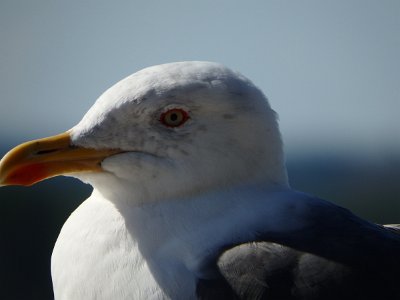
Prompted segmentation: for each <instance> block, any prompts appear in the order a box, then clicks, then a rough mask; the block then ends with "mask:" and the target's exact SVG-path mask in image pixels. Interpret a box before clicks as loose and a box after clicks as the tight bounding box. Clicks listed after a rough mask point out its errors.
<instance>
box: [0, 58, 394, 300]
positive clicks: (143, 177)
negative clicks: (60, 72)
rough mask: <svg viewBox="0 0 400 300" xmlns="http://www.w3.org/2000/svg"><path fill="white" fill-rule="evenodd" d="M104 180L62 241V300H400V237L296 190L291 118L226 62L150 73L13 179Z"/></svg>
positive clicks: (7, 166) (28, 156)
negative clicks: (285, 123)
mask: <svg viewBox="0 0 400 300" xmlns="http://www.w3.org/2000/svg"><path fill="white" fill-rule="evenodd" d="M57 175H67V176H73V177H76V178H79V179H80V180H82V181H83V182H85V183H89V184H90V185H92V186H93V193H92V194H91V196H90V197H89V198H88V199H86V200H85V201H84V202H83V203H82V204H81V205H80V206H79V207H78V208H77V209H76V210H75V211H74V212H73V213H72V214H71V216H70V217H69V218H68V220H67V221H66V223H65V224H64V226H63V228H62V230H61V232H60V235H59V237H58V239H57V242H56V244H55V247H54V250H53V254H52V257H51V273H52V280H53V288H54V295H55V299H57V300H60V299H61V300H65V299H85V300H87V299H269V300H270V299H307V300H310V299H324V300H326V299H400V285H399V283H398V278H399V275H400V235H399V227H398V226H397V225H388V226H382V225H378V224H373V223H371V222H369V221H367V220H363V219H361V218H359V217H357V216H356V215H354V214H353V213H351V212H350V211H349V210H347V209H345V208H342V207H339V206H337V205H335V204H333V203H330V202H328V201H325V200H322V199H319V198H317V197H314V196H311V195H308V194H305V193H301V192H298V191H295V190H292V189H291V188H290V186H289V183H288V176H287V172H286V168H285V159H284V153H283V146H282V139H281V135H280V131H279V127H278V122H277V115H276V113H275V112H274V111H273V110H272V109H271V107H270V105H269V103H268V101H267V98H266V97H265V96H264V94H263V92H262V91H261V90H260V89H258V88H257V87H256V86H255V85H254V84H253V83H252V82H251V81H250V80H249V79H247V78H246V77H244V76H243V75H241V74H239V73H237V72H234V71H232V70H230V69H228V68H226V67H224V66H223V65H221V64H218V63H212V62H197V61H194V62H176V63H169V64H163V65H157V66H153V67H149V68H146V69H143V70H141V71H139V72H137V73H134V74H133V75H131V76H129V77H127V78H125V79H123V80H122V81H120V82H118V83H117V84H115V85H114V86H113V87H111V88H110V89H108V90H107V91H106V92H105V93H104V94H102V95H101V96H100V97H99V99H98V100H97V101H96V102H95V104H94V105H93V107H92V108H90V110H89V111H88V112H87V113H86V115H85V116H84V117H83V119H82V120H81V121H80V122H79V123H78V124H77V125H76V126H75V127H73V128H72V129H70V130H68V131H66V132H65V133H62V134H59V135H56V136H53V137H49V138H44V139H40V140H35V141H31V142H27V143H24V144H22V145H19V146H17V147H16V148H14V149H12V150H11V151H10V152H9V153H7V154H6V155H5V156H4V158H3V159H2V160H1V162H0V184H1V185H25V186H29V185H32V184H34V183H36V182H39V181H41V180H44V179H46V178H50V177H54V176H57Z"/></svg>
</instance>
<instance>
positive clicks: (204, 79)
mask: <svg viewBox="0 0 400 300" xmlns="http://www.w3.org/2000/svg"><path fill="white" fill-rule="evenodd" d="M69 133H70V140H71V143H72V145H74V146H78V147H84V148H92V149H117V150H119V151H120V152H119V153H117V154H113V155H111V156H108V157H106V158H105V159H104V160H103V161H102V162H101V168H102V170H103V171H104V172H94V173H93V172H77V173H73V174H72V175H73V176H76V177H78V178H80V179H82V180H83V181H86V182H89V183H90V184H92V185H93V186H94V188H95V189H97V190H98V191H99V192H100V193H102V194H104V196H106V197H107V198H108V199H110V200H113V199H115V200H117V199H129V198H132V199H134V200H133V201H138V202H142V201H157V200H158V199H161V198H163V199H165V198H169V197H174V198H179V197H185V196H188V195H194V194H196V193H199V192H204V191H207V190H212V189H215V188H217V187H222V188H229V187H230V186H234V185H238V184H242V183H243V184H245V183H264V184H267V185H269V186H271V187H272V186H286V185H287V175H286V170H285V166H284V158H283V151H282V141H281V138H280V133H279V129H278V124H277V120H276V114H275V112H274V111H273V110H272V109H271V108H270V106H269V104H268V101H267V99H266V97H265V96H264V95H263V93H262V92H261V91H260V90H259V89H258V88H257V87H255V86H254V85H253V84H252V83H251V82H250V81H249V80H248V79H246V78H245V77H243V76H242V75H240V74H238V73H235V72H232V71H231V70H229V69H227V68H225V67H224V66H222V65H220V64H217V63H210V62H178V63H170V64H164V65H159V66H153V67H150V68H146V69H144V70H141V71H139V72H137V73H135V74H133V75H131V76H129V77H127V78H125V79H123V80H122V81H120V82H118V83H117V84H116V85H114V86H113V87H111V88H110V89H109V90H107V91H106V92H105V93H104V94H103V95H101V96H100V98H99V99H98V100H97V102H96V103H95V104H94V105H93V107H92V108H91V109H90V110H89V111H88V112H87V114H86V115H85V116H84V118H83V119H82V121H81V122H80V123H79V124H78V125H76V126H75V127H73V128H72V129H71V131H70V132H69Z"/></svg>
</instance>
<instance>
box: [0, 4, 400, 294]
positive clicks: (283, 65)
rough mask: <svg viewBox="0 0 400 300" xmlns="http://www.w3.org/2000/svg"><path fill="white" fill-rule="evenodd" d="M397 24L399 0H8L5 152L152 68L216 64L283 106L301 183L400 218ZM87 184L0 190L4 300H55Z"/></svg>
mask: <svg viewBox="0 0 400 300" xmlns="http://www.w3.org/2000/svg"><path fill="white" fill-rule="evenodd" d="M399 32H400V2H399V1H397V0H393V1H390V0H385V1H378V0H375V1H370V0H350V1H349V0H341V1H319V0H314V1H312V0H307V1H277V0H276V1H265V0H260V1H232V0H229V1H228V0H221V1H211V0H203V1H183V0H181V1H179V0H170V1H152V0H151V1H132V0H129V1H128V0H126V1H124V0H116V1H103V0H87V1H78V0H69V1H54V0H38V1H28V0H2V1H1V2H0V95H1V96H0V99H1V100H0V156H2V155H4V154H5V153H6V151H8V150H9V149H10V148H11V147H13V146H15V145H17V144H19V143H21V142H23V141H26V140H31V139H35V138H40V137H44V136H48V135H53V134H56V133H59V132H63V131H65V130H67V129H69V128H71V127H72V126H73V125H74V124H76V123H77V122H78V121H79V120H80V118H81V117H82V116H83V114H84V113H85V112H86V111H87V110H88V109H89V107H90V106H91V105H92V104H93V102H94V101H95V100H96V98H97V97H98V96H99V95H100V94H101V93H102V92H103V91H104V90H105V89H107V88H108V87H110V86H111V85H112V84H114V83H115V82H117V81H119V80H120V79H122V78H123V77H125V76H127V75H129V74H131V73H133V72H135V71H137V70H139V69H141V68H143V67H146V66H150V65H155V64H160V63H165V62H172V61H182V60H209V61H218V62H221V63H223V64H225V65H227V66H229V67H230V68H232V69H234V70H238V71H240V72H241V73H243V74H244V75H246V76H247V77H249V78H250V79H252V80H253V82H254V83H255V84H256V85H258V86H259V87H260V88H261V89H262V90H263V91H264V92H265V94H266V95H267V97H268V98H269V100H270V102H271V105H272V107H273V108H274V109H275V110H276V111H277V112H278V113H279V116H280V125H281V130H282V134H283V139H284V142H285V149H286V154H287V167H288V170H289V176H290V181H291V185H292V187H294V188H296V189H299V190H303V191H306V192H308V193H311V194H314V195H317V196H319V197H323V198H325V199H328V200H330V201H333V202H335V203H338V204H340V205H342V206H345V207H347V208H350V209H351V210H353V211H354V212H356V213H357V214H358V215H361V216H362V217H364V218H367V219H368V220H371V221H374V222H381V223H393V222H400V187H399V186H400V182H399V178H400V176H399V175H400V117H399V112H400V82H399V78H400V57H399V53H400V34H399ZM90 192H91V188H90V187H89V186H87V185H84V184H82V183H80V182H78V181H77V180H74V179H72V178H55V179H51V180H48V181H45V182H43V183H40V184H37V185H35V186H33V187H29V188H20V187H2V188H1V189H0V285H1V286H0V290H1V291H2V299H52V297H53V294H52V289H51V278H50V256H51V252H52V247H53V245H54V242H55V240H56V238H57V235H58V232H59V230H60V228H61V226H62V224H63V223H64V221H65V220H66V218H67V217H68V215H69V214H70V213H71V212H72V211H73V210H74V209H75V208H76V207H77V206H78V205H79V204H80V203H81V202H82V201H83V200H84V199H85V198H86V197H87V196H88V195H89V194H90Z"/></svg>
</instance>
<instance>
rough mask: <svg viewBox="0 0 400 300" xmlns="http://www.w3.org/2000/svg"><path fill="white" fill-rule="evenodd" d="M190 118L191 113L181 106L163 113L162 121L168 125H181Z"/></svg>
mask: <svg viewBox="0 0 400 300" xmlns="http://www.w3.org/2000/svg"><path fill="white" fill-rule="evenodd" d="M188 119H189V114H188V112H187V111H184V110H183V109H180V108H173V109H170V110H167V111H166V112H164V113H162V114H161V118H160V121H161V123H163V124H164V125H165V126H167V127H179V126H181V125H183V123H185V122H186V121H187V120H188Z"/></svg>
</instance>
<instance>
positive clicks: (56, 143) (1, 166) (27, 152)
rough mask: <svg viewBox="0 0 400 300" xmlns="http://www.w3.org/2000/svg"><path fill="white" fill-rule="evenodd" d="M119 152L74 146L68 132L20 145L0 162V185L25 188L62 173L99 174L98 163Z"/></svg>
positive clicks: (99, 167)
mask: <svg viewBox="0 0 400 300" xmlns="http://www.w3.org/2000/svg"><path fill="white" fill-rule="evenodd" d="M120 152H122V151H121V150H110V149H106V150H96V149H89V148H82V147H76V146H74V145H71V137H70V134H69V133H68V132H65V133H62V134H59V135H56V136H52V137H48V138H44V139H39V140H34V141H31V142H27V143H23V144H21V145H19V146H17V147H15V148H14V149H12V150H11V151H9V152H8V153H7V154H6V155H5V156H4V157H3V159H2V160H1V161H0V186H1V185H25V186H28V185H32V184H34V183H36V182H39V181H42V180H44V179H46V178H50V177H54V176H57V175H62V174H69V173H76V172H101V171H102V168H101V166H100V163H101V162H102V161H103V160H104V159H105V158H106V157H108V156H110V155H113V154H116V153H120Z"/></svg>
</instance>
